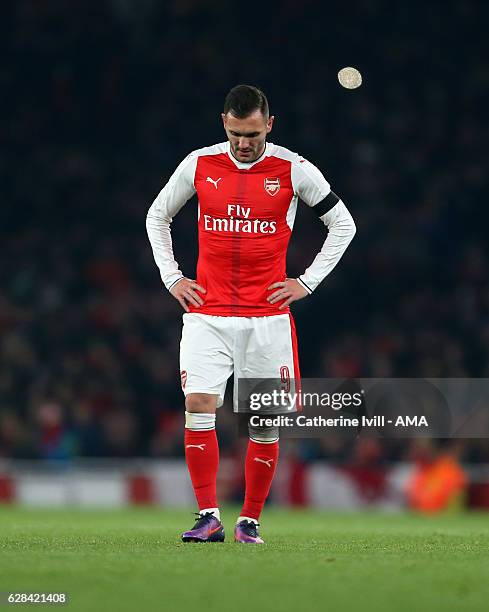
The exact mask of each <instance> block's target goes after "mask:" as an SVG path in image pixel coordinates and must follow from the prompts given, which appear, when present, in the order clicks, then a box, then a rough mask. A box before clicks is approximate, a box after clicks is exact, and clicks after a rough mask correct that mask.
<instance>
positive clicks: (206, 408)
mask: <svg viewBox="0 0 489 612" xmlns="http://www.w3.org/2000/svg"><path fill="white" fill-rule="evenodd" d="M185 408H186V410H187V412H206V413H210V414H212V413H214V412H216V408H217V395H210V394H208V393H189V394H188V395H187V397H186V398H185Z"/></svg>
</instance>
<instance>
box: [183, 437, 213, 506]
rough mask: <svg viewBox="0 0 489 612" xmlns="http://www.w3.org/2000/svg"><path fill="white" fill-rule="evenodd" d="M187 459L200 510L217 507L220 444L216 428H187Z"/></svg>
mask: <svg viewBox="0 0 489 612" xmlns="http://www.w3.org/2000/svg"><path fill="white" fill-rule="evenodd" d="M185 459H186V461H187V467H188V471H189V472H190V479H191V480H192V486H193V488H194V493H195V497H196V498H197V504H198V506H199V510H203V509H204V508H217V495H216V479H217V468H218V466H219V445H218V443H217V436H216V430H215V429H208V430H203V431H201V430H194V429H185Z"/></svg>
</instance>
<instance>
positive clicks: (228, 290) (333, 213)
mask: <svg viewBox="0 0 489 612" xmlns="http://www.w3.org/2000/svg"><path fill="white" fill-rule="evenodd" d="M195 193H196V194H197V197H198V240H199V257H198V262H197V276H196V281H197V283H198V284H199V285H201V286H203V287H204V288H205V289H206V294H205V295H204V296H203V299H204V301H205V303H204V305H203V306H200V307H199V308H197V307H194V306H192V305H189V309H190V311H195V312H200V313H203V314H211V315H218V316H246V317H255V316H269V315H274V314H283V313H284V312H287V311H288V309H283V310H279V305H280V304H279V303H277V304H270V303H269V302H268V301H267V297H268V296H269V295H270V293H271V292H270V291H268V287H269V286H270V285H271V284H272V283H274V282H277V281H283V280H285V279H286V254H287V247H288V244H289V240H290V237H291V234H292V229H293V226H294V219H295V215H296V210H297V202H298V200H299V199H301V200H302V201H304V202H305V203H306V204H307V205H308V206H310V207H311V208H312V209H313V210H314V211H315V212H316V214H317V215H318V217H319V218H320V219H321V221H322V222H323V223H324V225H325V226H326V227H327V228H328V235H327V237H326V239H325V241H324V244H323V246H322V248H321V250H320V251H319V253H318V254H317V255H316V257H315V259H314V261H313V262H312V264H311V265H310V266H309V267H308V268H307V270H306V271H305V272H304V274H302V275H301V276H300V277H299V279H298V280H299V282H300V283H301V284H302V285H303V287H304V288H305V289H306V290H307V291H308V292H309V293H312V292H313V291H314V289H315V288H316V287H317V286H318V285H319V283H320V282H321V281H322V280H323V279H324V278H325V277H326V276H327V275H328V274H329V273H330V272H331V270H332V269H333V268H334V267H335V266H336V264H337V263H338V261H339V260H340V258H341V256H342V255H343V253H344V251H345V250H346V248H347V246H348V244H349V243H350V241H351V240H352V238H353V236H354V234H355V223H354V221H353V219H352V216H351V214H350V213H349V211H348V209H347V208H346V206H345V204H344V203H343V202H342V201H341V200H340V199H339V198H338V197H337V196H336V194H334V192H332V191H331V187H330V184H329V183H328V181H327V180H326V179H325V178H324V176H323V175H322V173H321V172H320V171H319V170H318V169H317V168H316V167H315V166H314V165H313V164H311V163H310V162H309V161H307V160H306V159H304V158H303V157H301V156H300V155H298V154H297V153H293V152H291V151H289V150H288V149H286V148H285V147H281V146H278V145H274V144H272V143H267V144H266V146H265V150H264V152H263V154H262V155H261V156H260V157H259V158H258V159H257V160H255V161H253V162H249V163H244V162H239V161H238V160H236V159H235V158H234V157H233V155H232V153H231V151H230V146H229V143H228V142H224V143H220V144H216V145H213V146H210V147H205V148H203V149H198V150H196V151H193V152H192V153H190V155H188V156H187V157H186V158H185V159H184V160H183V161H182V162H181V164H180V165H179V166H178V167H177V169H176V170H175V172H174V173H173V175H172V176H171V178H170V180H169V181H168V183H167V184H166V185H165V187H164V188H163V189H162V190H161V192H160V193H159V194H158V196H157V197H156V199H155V200H154V202H153V204H152V205H151V207H150V209H149V211H148V214H147V219H146V227H147V231H148V237H149V240H150V242H151V246H152V249H153V255H154V258H155V261H156V264H157V265H158V268H159V270H160V274H161V278H162V281H163V283H164V284H165V286H166V288H167V289H168V290H170V289H171V288H172V287H173V285H174V284H175V283H177V282H178V281H179V280H181V279H182V278H183V274H182V272H181V271H180V269H179V266H178V264H177V262H176V261H175V257H174V254H173V248H172V240H171V233H170V223H171V221H172V219H173V217H174V216H175V215H176V214H177V213H178V211H179V210H180V209H181V208H182V207H183V206H184V204H185V203H186V202H187V201H188V200H189V199H190V198H191V197H192V196H193V195H194V194H195Z"/></svg>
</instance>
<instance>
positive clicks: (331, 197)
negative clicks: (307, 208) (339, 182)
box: [312, 191, 340, 217]
mask: <svg viewBox="0 0 489 612" xmlns="http://www.w3.org/2000/svg"><path fill="white" fill-rule="evenodd" d="M339 201H340V198H339V197H338V196H337V195H336V193H335V192H334V191H330V192H329V193H328V195H327V196H326V197H325V198H324V200H321V202H318V203H317V204H315V205H314V206H313V207H312V210H313V211H314V212H315V213H316V215H317V216H318V217H322V216H323V215H324V214H325V213H327V212H329V211H330V210H331V209H332V208H333V206H336V204H338V202H339Z"/></svg>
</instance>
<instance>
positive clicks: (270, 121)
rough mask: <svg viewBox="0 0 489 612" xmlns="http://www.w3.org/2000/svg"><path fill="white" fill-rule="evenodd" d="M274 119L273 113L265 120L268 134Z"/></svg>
mask: <svg viewBox="0 0 489 612" xmlns="http://www.w3.org/2000/svg"><path fill="white" fill-rule="evenodd" d="M274 120H275V115H272V116H271V117H269V118H268V121H267V134H270V132H271V131H272V126H273V122H274Z"/></svg>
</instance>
